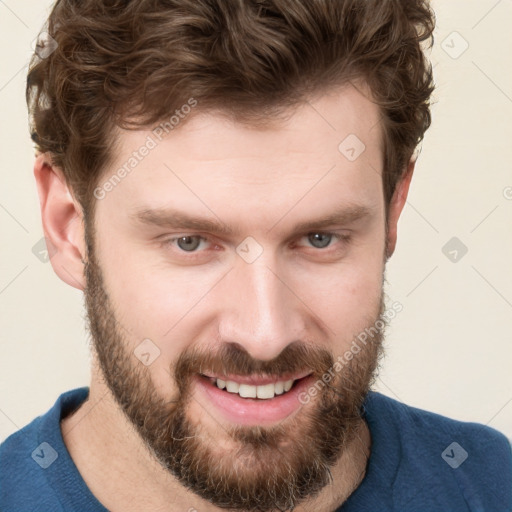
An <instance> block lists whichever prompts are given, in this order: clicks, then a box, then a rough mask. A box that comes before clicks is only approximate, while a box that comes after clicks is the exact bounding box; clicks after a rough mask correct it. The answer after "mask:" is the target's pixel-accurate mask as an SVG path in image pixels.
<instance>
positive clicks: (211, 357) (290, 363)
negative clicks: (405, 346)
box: [174, 341, 334, 389]
mask: <svg viewBox="0 0 512 512" xmlns="http://www.w3.org/2000/svg"><path fill="white" fill-rule="evenodd" d="M333 364H334V357H333V355H332V354H331V353H330V352H329V351H328V350H326V349H324V348H322V347H318V346H312V345H308V344H306V343H303V342H298V341H297V342H293V343H291V344H290V345H288V346H287V347H286V348H285V349H284V350H283V351H282V352H281V353H280V354H279V355H278V356H277V357H275V358H274V359H270V360H260V359H254V358H253V357H252V356H251V355H250V354H249V353H248V352H247V350H246V349H245V348H244V347H242V346H241V345H239V344H238V343H225V344H223V345H222V346H221V347H220V348H218V349H216V350H215V351H214V350H212V349H211V348H210V350H208V349H206V350H205V349H202V350H200V349H198V348H193V349H191V350H188V351H185V352H183V353H182V354H181V355H180V356H179V358H178V360H177V361H176V364H175V365H174V375H175V378H176V381H177V384H178V386H180V387H182V386H183V389H184V387H185V384H186V383H187V382H188V380H189V379H190V377H192V376H193V375H196V374H198V373H199V374H206V373H211V374H216V375H230V374H234V375H238V376H242V377H247V376H276V377H278V376H280V375H284V374H290V373H294V374H295V373H297V374H298V373H303V372H307V373H312V374H313V375H315V376H317V377H320V376H321V375H323V374H324V373H325V372H327V370H328V369H329V368H331V367H332V366H333Z"/></svg>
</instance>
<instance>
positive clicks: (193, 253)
mask: <svg viewBox="0 0 512 512" xmlns="http://www.w3.org/2000/svg"><path fill="white" fill-rule="evenodd" d="M309 235H324V236H331V237H332V238H333V239H338V241H339V242H340V243H342V244H348V243H349V242H350V240H351V236H350V235H346V234H340V233H334V232H332V231H311V232H310V233H306V234H305V235H302V236H301V237H300V238H304V237H307V236H309ZM186 237H190V238H200V239H201V240H202V241H206V242H208V239H207V238H206V237H204V236H201V235H190V234H189V235H181V236H175V237H172V238H167V239H164V240H163V241H162V245H164V246H172V245H173V243H174V242H175V241H177V240H179V239H181V238H186ZM332 246H333V244H331V245H328V246H327V247H324V248H321V249H319V248H316V247H312V246H311V247H310V248H311V249H316V250H317V251H318V252H319V253H328V252H332V251H329V249H330V248H331V247H332ZM177 249H178V252H179V253H181V254H184V255H187V257H188V258H191V259H193V258H195V257H200V254H201V253H202V252H204V251H198V250H197V249H196V250H194V251H190V252H187V251H184V250H182V249H179V247H178V248H177Z"/></svg>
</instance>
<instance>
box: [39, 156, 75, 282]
mask: <svg viewBox="0 0 512 512" xmlns="http://www.w3.org/2000/svg"><path fill="white" fill-rule="evenodd" d="M34 177H35V179H36V184H37V193H38V195H39V202H40V205H41V219H42V222H43V231H44V236H45V238H46V245H47V249H48V254H49V256H50V262H51V264H52V267H53V270H54V271H55V273H56V274H57V275H58V276H59V277H60V278H61V279H62V280H63V281H64V282H65V283H67V284H69V285H70V286H73V287H74V288H78V289H79V290H83V289H84V288H85V277H84V263H83V260H84V259H85V240H84V225H83V212H82V209H81V207H80V206H79V204H78V202H77V201H76V200H75V198H74V197H73V195H72V193H71V191H70V189H69V188H68V186H67V184H66V180H65V178H64V174H63V173H62V170H61V169H59V168H58V167H55V166H53V163H52V161H51V159H50V156H49V155H48V154H40V155H38V156H37V157H36V161H35V163H34Z"/></svg>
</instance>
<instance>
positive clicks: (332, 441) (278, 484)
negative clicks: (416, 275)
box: [84, 223, 386, 512]
mask: <svg viewBox="0 0 512 512" xmlns="http://www.w3.org/2000/svg"><path fill="white" fill-rule="evenodd" d="M86 226H87V223H86ZM86 242H87V248H88V259H87V262H85V276H86V289H85V291H84V293H85V301H86V308H87V318H88V324H89V325H88V327H89V331H90V333H91V337H92V341H93V348H94V351H95V355H96V357H97V360H98V362H99V366H100V369H101V373H102V376H103V378H104V380H105V382H106V384H107V386H108V388H109V390H110V392H111V393H112V395H113V397H114V399H115V401H116V402H117V404H118V406H119V408H120V409H121V410H122V411H123V412H124V414H125V416H126V417H127V418H128V420H129V422H130V423H131V424H132V425H133V427H134V428H135V431H136V432H137V433H138V435H139V436H140V438H141V440H142V441H143V443H144V444H145V446H146V447H147V448H148V450H149V451H150V453H151V454H152V456H154V457H155V458H156V460H158V462H159V463H160V465H161V466H162V467H163V468H164V469H165V470H167V471H168V472H169V473H170V474H171V475H173V476H174V477H175V478H176V479H177V480H178V481H179V482H180V483H181V484H182V485H183V486H184V487H186V488H188V489H190V490H191V491H192V492H194V493H195V494H196V495H197V496H199V497H200V498H202V499H204V500H206V501H208V502H210V503H212V504H213V505H215V506H217V507H219V508H223V509H228V510H243V511H262V512H273V511H285V510H293V509H294V508H295V507H296V506H297V505H299V504H300V503H301V502H303V501H305V500H306V499H310V498H312V497H314V496H315V495H317V494H318V493H319V492H320V491H321V490H322V489H323V488H324V487H325V486H326V485H327V484H329V483H330V481H331V480H332V476H331V471H330V470H331V468H332V467H333V466H334V465H335V463H336V462H337V461H338V460H339V457H340V456H341V455H342V454H343V453H344V451H345V450H346V449H347V447H348V445H349V444H350V443H351V441H352V440H354V439H355V438H356V435H357V433H358V429H359V428H360V425H361V422H362V406H363V403H364V400H365V398H366V396H367V394H368V392H369V390H370V387H371V385H372V384H373V382H374V380H375V377H376V370H377V368H378V362H379V359H380V357H381V355H382V339H383V332H382V329H378V330H377V333H376V334H375V335H374V336H373V337H372V340H371V341H369V342H368V344H366V345H365V347H364V348H363V349H362V350H361V351H360V352H359V353H358V354H357V355H355V356H354V357H353V358H352V359H351V360H350V361H349V362H347V364H344V365H343V367H342V369H341V371H337V372H334V377H333V378H332V379H330V380H329V381H328V382H325V381H326V380H327V379H324V380H322V376H324V377H325V375H326V374H328V373H329V370H331V372H330V373H331V375H332V374H333V371H332V368H333V366H334V364H335V360H334V357H333V355H332V354H331V353H330V352H329V351H327V350H325V349H324V348H322V347H319V346H315V345H314V344H312V343H302V342H301V343H299V342H294V343H292V344H290V345H288V346H287V347H286V348H285V349H284V350H283V351H282V352H281V353H280V354H279V356H278V357H276V358H275V359H272V360H266V361H262V360H255V359H253V358H252V357H251V356H250V355H249V354H248V353H247V352H246V351H245V350H244V349H243V348H242V346H241V345H239V344H235V343H224V344H222V345H221V346H220V348H219V349H218V350H213V349H212V348H211V347H209V349H208V350H206V349H205V348H203V349H202V350H201V349H200V348H198V347H194V348H190V349H186V350H184V351H183V352H182V353H181V354H180V355H179V357H178V358H177V360H176V361H175V362H173V363H172V364H170V365H169V373H170V376H171V377H170V379H169V388H170V389H174V390H175V392H174V394H173V396H171V397H170V398H167V399H166V398H164V397H162V396H161V393H159V392H158V391H157V389H156V387H155V385H154V383H153V381H152V379H151V375H150V371H149V367H146V366H144V365H143V364H141V363H140V361H139V360H138V359H136V358H135V356H134V355H133V352H132V351H133V348H134V345H133V343H134V340H131V341H130V340H129V338H128V335H127V334H125V332H126V331H125V330H124V329H123V327H122V325H121V324H120V322H119V321H118V319H117V318H116V314H115V308H114V307H113V304H112V302H111V300H110V298H109V296H108V294H107V292H106V290H105V287H104V279H103V276H102V273H101V268H100V266H99V264H98V262H97V260H96V257H95V254H94V247H93V243H92V242H93V237H92V236H91V234H90V233H88V230H87V227H86ZM383 312H384V300H383V295H382V294H381V298H380V311H379V313H378V315H376V317H375V318H371V320H372V322H368V326H374V325H375V323H376V322H377V321H378V320H381V322H382V324H381V325H385V323H386V318H385V316H384V315H383ZM373 329H374V330H375V328H373ZM350 340H352V338H350ZM350 340H347V341H350ZM130 347H131V348H130ZM304 370H307V371H308V372H309V371H311V370H312V371H313V373H312V376H313V381H312V382H315V385H317V386H316V387H317V388H319V389H320V390H319V392H318V394H317V395H316V397H315V399H314V400H311V401H310V402H309V403H307V404H304V403H303V405H302V406H301V407H300V408H299V410H297V411H296V413H295V414H294V415H292V416H291V417H289V418H286V419H285V420H283V421H282V422H280V423H278V424H276V425H271V426H258V425H232V426H231V427H230V428H224V427H222V426H221V425H220V424H219V427H218V428H217V429H215V430H213V431H212V428H211V426H210V428H207V427H206V426H205V425H204V423H202V422H201V418H196V419H192V418H190V417H189V415H188V414H187V411H188V409H189V407H190V404H191V403H192V401H193V400H194V394H193V386H192V384H193V379H194V378H197V376H198V375H199V374H202V373H203V372H205V373H206V371H209V372H211V373H212V374H216V375H223V374H226V375H228V374H235V375H242V376H245V375H256V374H259V375H275V376H279V375H281V374H285V373H292V374H296V373H300V372H302V371H304ZM318 383H320V384H321V386H318ZM310 389H311V388H310Z"/></svg>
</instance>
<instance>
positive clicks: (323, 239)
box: [304, 231, 350, 249]
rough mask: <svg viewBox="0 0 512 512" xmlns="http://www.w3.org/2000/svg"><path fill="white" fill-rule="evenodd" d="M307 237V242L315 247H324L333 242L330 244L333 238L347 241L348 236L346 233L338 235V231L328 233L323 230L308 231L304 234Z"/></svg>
mask: <svg viewBox="0 0 512 512" xmlns="http://www.w3.org/2000/svg"><path fill="white" fill-rule="evenodd" d="M304 237H305V238H306V237H307V239H308V242H309V243H310V244H311V245H312V246H313V247H314V248H315V249H325V248H328V247H330V246H332V245H334V244H331V242H332V241H333V239H334V240H335V241H336V240H338V241H340V242H348V241H349V238H350V237H349V236H348V235H340V234H338V233H330V232H323V231H318V232H315V233H308V234H307V235H305V236H304Z"/></svg>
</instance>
